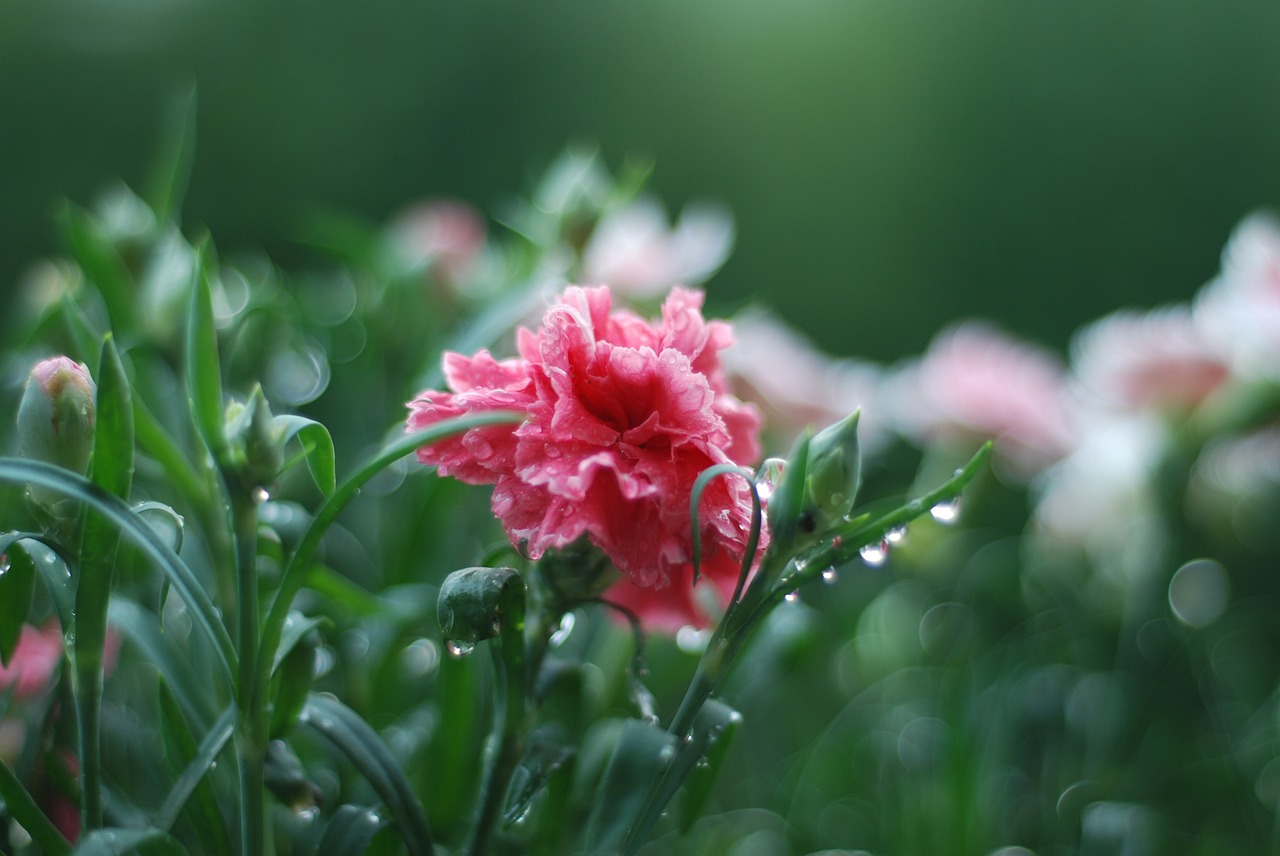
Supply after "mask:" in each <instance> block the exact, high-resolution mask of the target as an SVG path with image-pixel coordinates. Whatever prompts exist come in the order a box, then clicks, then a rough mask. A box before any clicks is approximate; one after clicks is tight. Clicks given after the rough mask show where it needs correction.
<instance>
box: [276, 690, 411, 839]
mask: <svg viewBox="0 0 1280 856" xmlns="http://www.w3.org/2000/svg"><path fill="white" fill-rule="evenodd" d="M301 721H302V722H305V723H306V724H307V725H309V726H310V727H312V728H314V729H315V730H316V731H318V732H319V733H320V734H322V735H324V736H325V737H326V738H327V739H328V740H329V741H330V742H331V743H333V745H334V746H336V747H337V748H338V749H339V750H340V751H341V752H342V753H343V754H344V755H346V756H347V758H348V760H350V761H351V763H352V764H353V765H354V766H355V768H356V769H357V770H359V771H360V774H361V775H362V776H364V777H365V778H366V779H367V780H368V781H369V784H370V785H372V786H373V789H374V790H375V791H377V793H378V796H379V797H381V798H382V801H383V802H384V803H386V805H387V808H388V810H390V812H391V814H392V816H393V817H394V818H395V820H396V823H397V824H399V827H400V835H401V837H402V838H403V839H404V843H405V847H406V848H407V849H408V851H409V853H410V854H411V856H431V855H432V843H431V831H430V829H429V828H428V826H427V817H426V815H425V814H424V813H423V811H422V805H421V803H419V802H418V798H417V797H416V796H415V795H414V793H413V788H412V787H410V785H409V781H408V779H406V778H405V775H404V771H403V770H402V769H401V768H400V765H399V764H398V763H396V759H395V756H394V755H392V754H391V750H389V749H388V748H387V746H386V744H385V743H383V742H382V739H381V738H380V737H378V734H377V732H375V731H374V730H373V729H372V728H371V727H370V726H369V724H368V723H367V722H365V721H364V720H363V719H361V718H360V717H359V715H357V714H356V712H355V711H353V710H352V709H351V708H349V707H347V706H346V705H344V704H343V703H342V702H340V701H338V700H337V699H336V698H333V697H331V696H326V695H319V694H316V693H313V694H312V695H311V696H310V698H308V699H307V703H306V706H305V707H304V708H303V711H302V719H301Z"/></svg>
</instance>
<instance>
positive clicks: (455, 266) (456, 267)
mask: <svg viewBox="0 0 1280 856" xmlns="http://www.w3.org/2000/svg"><path fill="white" fill-rule="evenodd" d="M392 234H393V235H394V236H395V238H396V239H397V241H398V243H399V245H400V246H401V248H402V249H403V250H404V252H405V253H407V254H408V256H409V259H410V261H412V262H413V263H415V264H431V265H435V266H436V267H437V268H438V270H439V272H440V274H441V276H442V278H443V279H444V280H445V281H446V282H448V283H449V284H450V285H457V284H458V283H460V282H462V281H464V280H465V279H466V276H467V274H468V273H470V271H471V269H472V267H473V265H474V264H475V262H476V259H477V258H478V257H479V255H480V253H481V252H482V251H483V250H484V246H485V240H486V235H485V224H484V218H483V217H481V216H480V214H479V213H478V212H477V211H476V210H475V209H474V208H472V207H471V206H470V205H467V204H466V203H465V202H457V201H455V200H452V199H432V200H428V201H425V202H421V203H419V204H417V205H415V206H413V207H412V208H409V209H407V210H406V211H404V212H403V213H401V214H400V216H399V217H398V218H396V222H395V223H394V224H393V226H392Z"/></svg>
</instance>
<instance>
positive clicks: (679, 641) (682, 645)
mask: <svg viewBox="0 0 1280 856" xmlns="http://www.w3.org/2000/svg"><path fill="white" fill-rule="evenodd" d="M710 641H711V631H710V630H700V629H698V628H697V627H694V626H693V625H692V624H686V625H685V626H684V627H681V628H680V629H679V630H677V631H676V647H677V648H679V649H680V650H681V651H683V652H684V653H686V654H701V653H702V652H703V651H705V650H707V643H708V642H710Z"/></svg>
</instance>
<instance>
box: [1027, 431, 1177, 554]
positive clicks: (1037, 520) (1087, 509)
mask: <svg viewBox="0 0 1280 856" xmlns="http://www.w3.org/2000/svg"><path fill="white" fill-rule="evenodd" d="M1087 421H1088V425H1089V430H1088V432H1087V433H1086V434H1085V436H1084V437H1083V438H1082V439H1081V441H1080V443H1079V445H1078V446H1077V448H1076V449H1075V450H1074V451H1073V452H1072V453H1071V454H1070V455H1069V456H1067V457H1066V458H1065V459H1064V460H1062V461H1061V462H1059V463H1058V464H1057V465H1055V466H1054V467H1053V468H1051V469H1050V470H1049V471H1048V472H1047V473H1045V478H1044V480H1043V489H1042V492H1041V495H1040V499H1039V502H1038V503H1037V504H1036V508H1035V511H1034V513H1033V516H1032V528H1033V530H1034V531H1035V532H1036V533H1037V534H1038V535H1040V536H1041V537H1049V538H1051V539H1052V540H1055V541H1058V542H1063V543H1066V544H1071V545H1075V546H1077V547H1080V548H1082V549H1085V550H1086V551H1087V552H1089V553H1090V554H1092V555H1095V556H1101V557H1106V556H1107V555H1109V554H1116V556H1118V551H1119V549H1120V548H1124V547H1129V546H1133V545H1135V544H1146V543H1148V542H1149V541H1150V540H1151V538H1154V537H1155V533H1154V531H1147V530H1148V529H1149V524H1151V523H1153V521H1157V520H1158V516H1157V498H1156V496H1155V493H1154V488H1153V486H1152V482H1153V476H1154V470H1155V466H1156V461H1157V458H1158V456H1159V455H1160V452H1161V450H1162V449H1163V448H1164V443H1165V429H1164V426H1163V424H1162V423H1161V421H1160V420H1159V419H1158V418H1157V417H1156V416H1155V415H1153V414H1139V413H1130V414H1106V413H1097V414H1094V415H1093V416H1092V417H1091V418H1090V419H1088V420H1087ZM1140 536H1141V537H1140ZM1104 564H1106V563H1104Z"/></svg>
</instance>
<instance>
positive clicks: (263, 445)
mask: <svg viewBox="0 0 1280 856" xmlns="http://www.w3.org/2000/svg"><path fill="white" fill-rule="evenodd" d="M226 426H227V427H226V432H227V455H228V458H229V461H228V463H229V465H230V469H232V470H233V471H235V472H236V473H237V474H238V475H239V477H240V482H241V484H242V485H244V486H245V487H246V488H249V489H251V490H256V489H258V488H261V487H263V486H264V485H266V484H267V483H268V482H270V481H271V479H273V478H274V477H275V475H276V473H278V472H279V471H280V467H281V466H282V465H283V463H284V451H283V449H282V445H283V440H284V435H283V432H282V431H281V430H280V429H279V428H278V427H277V426H276V425H275V424H274V420H273V419H272V416H271V408H270V407H269V406H267V399H266V396H264V395H263V394H262V387H260V386H255V387H254V388H253V392H252V393H251V394H250V395H249V400H248V401H246V402H243V403H241V402H239V401H233V402H231V403H230V404H229V405H227V413H226Z"/></svg>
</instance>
